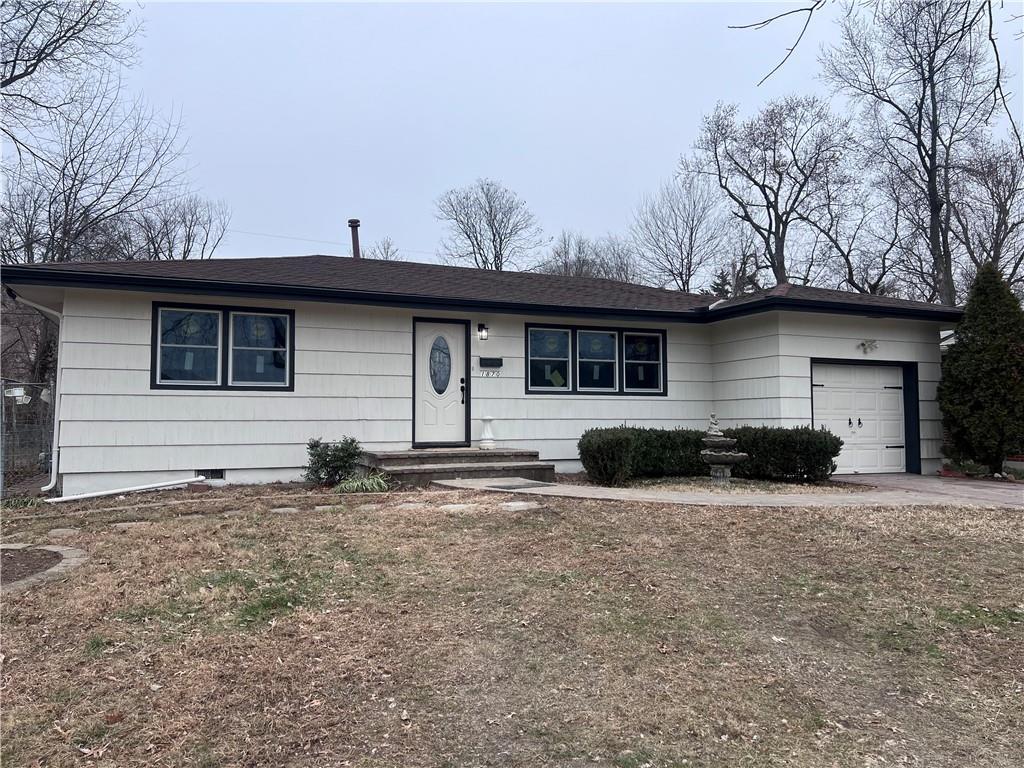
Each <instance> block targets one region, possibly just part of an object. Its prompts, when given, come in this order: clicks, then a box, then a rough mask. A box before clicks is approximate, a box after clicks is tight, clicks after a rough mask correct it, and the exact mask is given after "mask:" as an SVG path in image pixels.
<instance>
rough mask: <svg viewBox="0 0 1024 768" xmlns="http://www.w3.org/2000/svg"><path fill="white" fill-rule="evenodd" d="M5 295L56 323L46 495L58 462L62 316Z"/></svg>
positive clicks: (55, 482) (23, 298)
mask: <svg viewBox="0 0 1024 768" xmlns="http://www.w3.org/2000/svg"><path fill="white" fill-rule="evenodd" d="M7 295H8V296H10V297H11V298H12V299H14V300H15V301H18V302H21V303H22V304H24V305H25V306H27V307H32V309H34V310H36V311H38V312H41V313H42V314H44V315H46V316H47V317H49V318H50V319H52V320H53V321H54V322H56V323H57V374H56V376H55V377H54V383H53V443H52V446H51V448H50V482H49V483H48V484H47V485H44V486H43V487H42V488H40V489H39V490H40V491H42V492H43V493H46V492H47V491H52V490H53V489H54V488H56V487H57V477H58V475H57V464H58V462H59V460H60V447H59V443H58V442H57V441H58V440H59V439H60V379H61V375H60V374H61V368H60V366H61V359H62V357H63V354H62V353H63V348H64V315H63V314H61V313H60V312H58V311H57V310H55V309H50V308H49V307H44V306H42V305H41V304H36V303H35V302H34V301H29V300H28V299H26V298H25V297H24V296H19V295H18V294H16V293H15V292H14V291H12V290H11V289H10V288H8V289H7Z"/></svg>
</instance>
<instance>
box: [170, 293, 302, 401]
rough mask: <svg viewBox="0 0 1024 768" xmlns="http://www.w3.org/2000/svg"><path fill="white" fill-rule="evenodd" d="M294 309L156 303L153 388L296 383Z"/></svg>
mask: <svg viewBox="0 0 1024 768" xmlns="http://www.w3.org/2000/svg"><path fill="white" fill-rule="evenodd" d="M293 325H294V313H293V312H292V311H290V310H262V309H249V308H241V307H214V306H208V305H185V304H161V303H156V304H154V305H153V353H152V366H151V367H152V370H151V376H150V385H151V387H152V388H154V389H267V390H273V389H287V390H291V389H293V388H294V381H295V377H294V372H293V363H294V356H295V349H294V347H295V344H294V334H295V330H294V327H293Z"/></svg>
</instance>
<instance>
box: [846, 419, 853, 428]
mask: <svg viewBox="0 0 1024 768" xmlns="http://www.w3.org/2000/svg"><path fill="white" fill-rule="evenodd" d="M846 423H847V424H849V425H850V429H853V419H847V420H846Z"/></svg>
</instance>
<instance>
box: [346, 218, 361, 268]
mask: <svg viewBox="0 0 1024 768" xmlns="http://www.w3.org/2000/svg"><path fill="white" fill-rule="evenodd" d="M348 227H349V229H351V230H352V258H354V259H358V258H360V254H359V219H349V220H348Z"/></svg>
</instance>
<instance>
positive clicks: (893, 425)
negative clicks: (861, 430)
mask: <svg viewBox="0 0 1024 768" xmlns="http://www.w3.org/2000/svg"><path fill="white" fill-rule="evenodd" d="M881 424H882V428H881V431H880V433H879V435H878V436H879V437H880V438H882V439H883V440H885V442H887V443H893V442H896V443H902V442H903V419H900V421H899V422H895V421H883V422H882V423H881Z"/></svg>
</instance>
